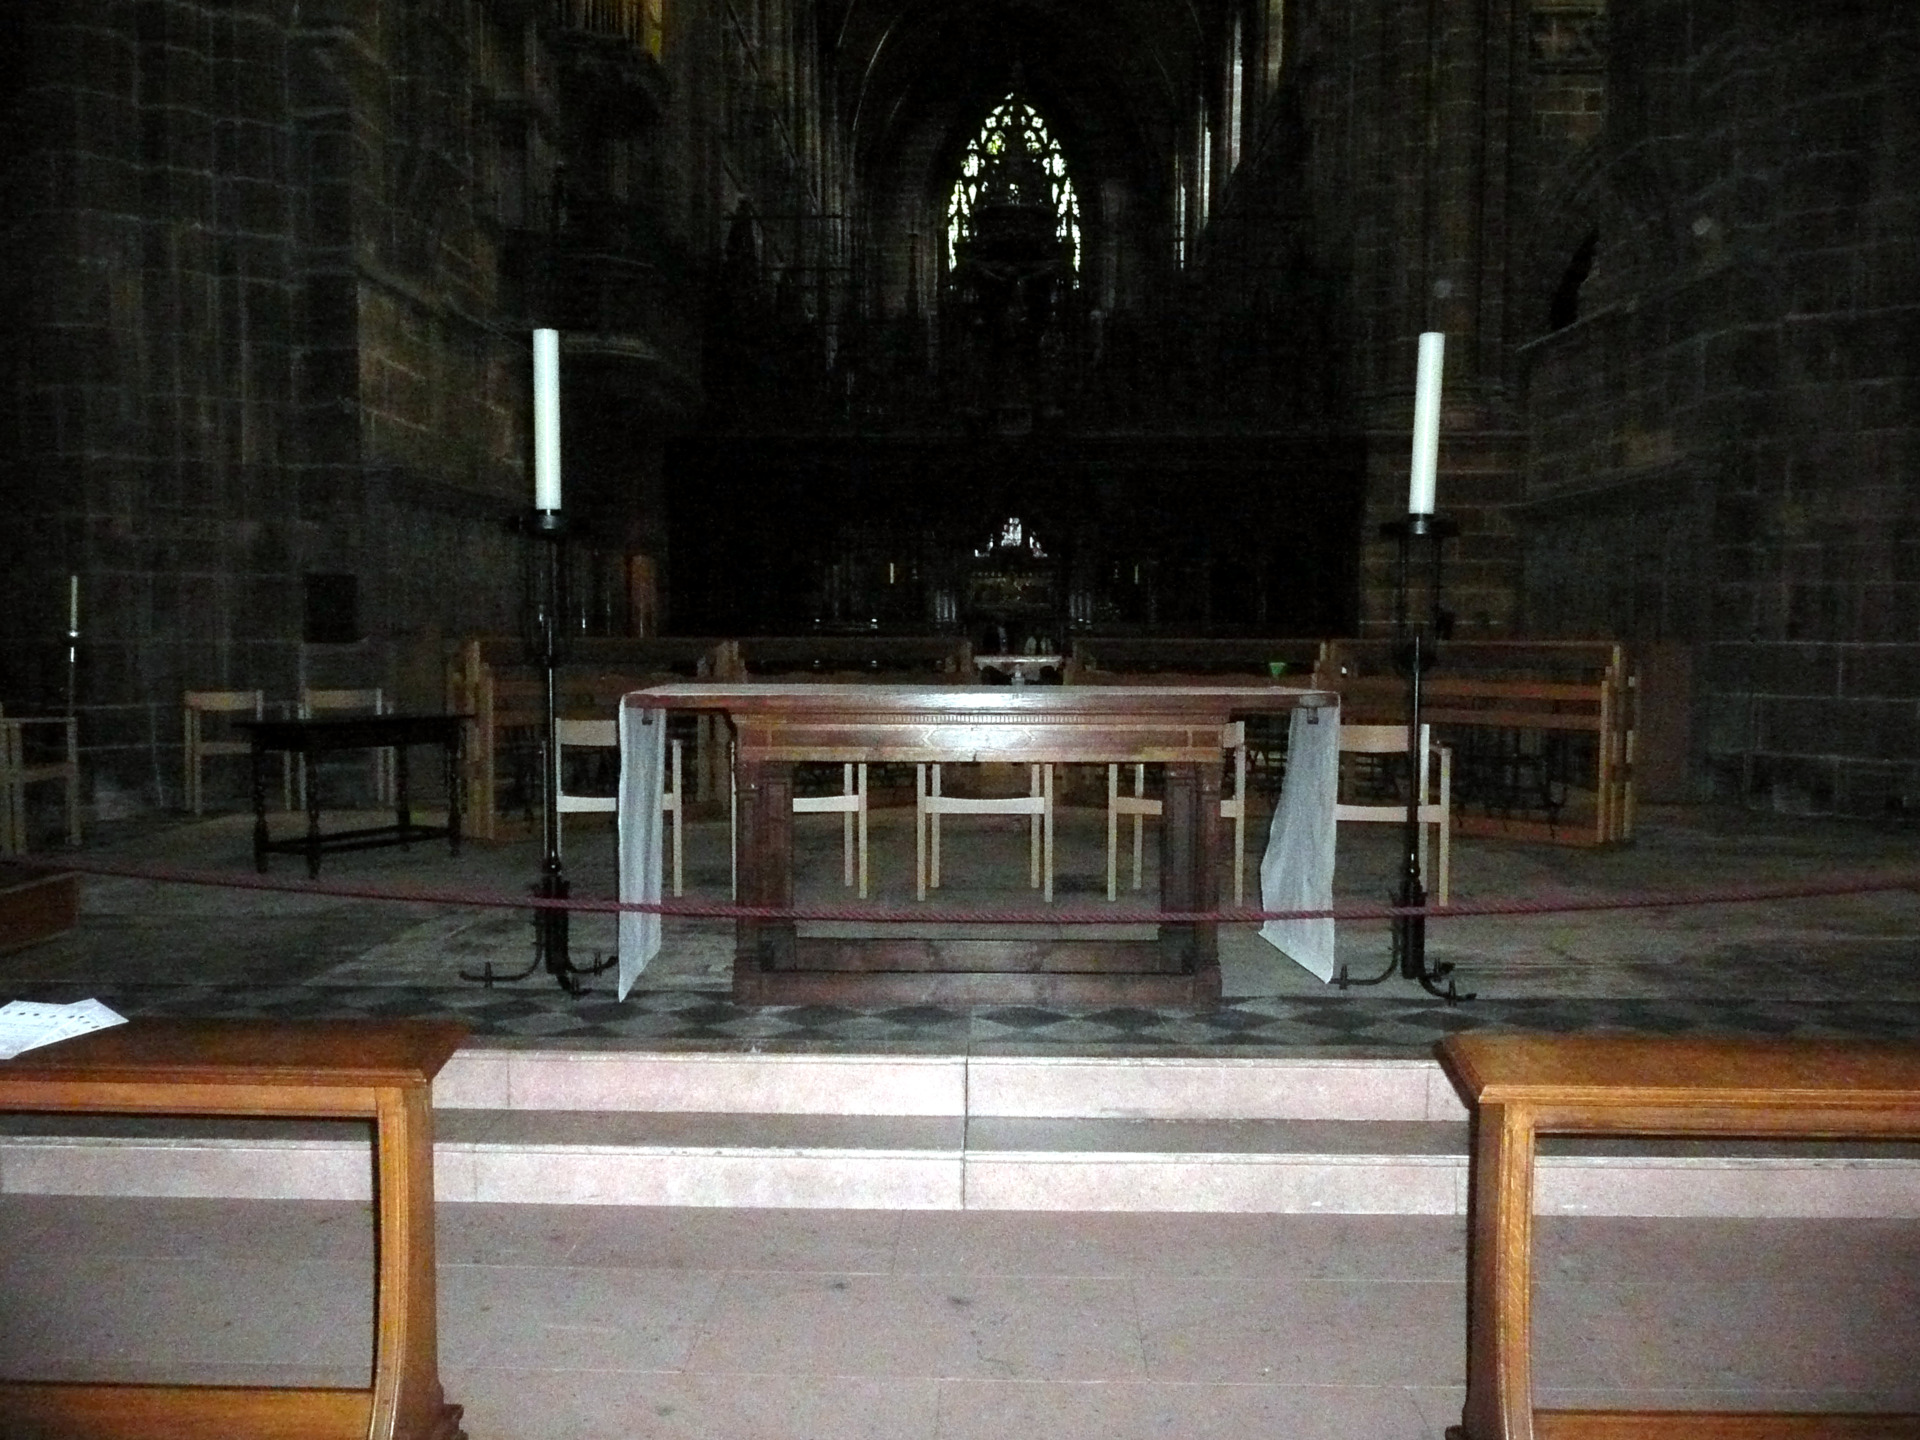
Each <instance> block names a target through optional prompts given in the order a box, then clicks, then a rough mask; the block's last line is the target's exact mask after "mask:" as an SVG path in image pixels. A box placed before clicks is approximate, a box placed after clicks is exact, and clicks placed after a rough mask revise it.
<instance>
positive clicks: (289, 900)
mask: <svg viewBox="0 0 1920 1440" xmlns="http://www.w3.org/2000/svg"><path fill="white" fill-rule="evenodd" d="M909 813H910V812H901V811H882V812H880V813H879V814H877V815H876V818H875V839H874V855H875V859H874V874H875V891H874V897H873V900H872V901H871V902H870V903H871V904H872V905H876V906H877V905H886V904H892V905H904V906H910V905H911V904H912V900H911V893H912V879H911V865H912V861H911V856H912V849H913V846H912V839H911V827H910V824H909ZM279 823H280V824H281V825H282V826H285V825H288V824H292V823H294V822H292V821H291V819H290V818H286V817H283V818H282V820H281V821H280V822H279ZM949 828H950V830H951V831H952V833H951V834H950V835H949V837H948V843H949V846H950V847H951V854H950V858H949V863H948V867H947V869H948V889H947V891H946V901H947V903H949V904H953V905H965V904H995V905H1007V904H1019V905H1022V906H1032V905H1033V903H1034V902H1033V897H1032V896H1031V894H1030V892H1028V891H1026V890H1025V889H1024V888H1021V889H1018V890H1013V891H1007V890H996V889H994V888H992V885H993V883H994V882H993V880H992V878H991V877H993V876H995V875H1010V874H1020V873H1024V868H1025V863H1024V846H1025V841H1024V837H1023V834H1022V832H1021V830H1020V827H1019V822H1018V821H1012V820H1001V821H991V822H990V821H984V820H983V821H980V822H977V823H975V824H973V825H970V826H963V825H960V824H957V823H956V824H955V825H953V826H950V827H949ZM1387 828H1388V827H1381V826H1359V827H1351V828H1350V829H1349V830H1347V831H1343V833H1342V835H1341V840H1340V847H1341V848H1340V869H1339V872H1338V875H1337V877H1336V899H1337V900H1338V901H1340V902H1342V903H1364V904H1373V903H1379V902H1381V901H1383V900H1384V899H1385V898H1386V897H1387V894H1388V891H1389V890H1390V888H1391V879H1392V875H1393V870H1394V864H1395V852H1394V845H1395V842H1394V838H1393V836H1392V835H1390V834H1388V833H1387ZM796 829H797V831H798V833H799V837H800V839H799V857H798V859H799V867H800V882H801V884H800V888H801V895H802V898H803V899H805V900H808V901H811V902H815V903H838V902H842V901H844V900H846V897H847V892H846V891H844V890H843V889H842V888H841V886H840V885H839V883H838V872H839V858H840V856H839V830H838V826H837V822H836V821H835V819H834V817H830V816H828V817H818V823H816V824H809V823H804V822H803V823H801V824H800V825H798V826H797V827H796ZM1254 831H1255V833H1256V834H1257V833H1258V832H1259V826H1258V825H1257V824H1256V825H1255V827H1254ZM1060 833H1061V845H1060V855H1061V859H1060V863H1059V867H1058V869H1059V884H1058V889H1059V894H1060V900H1059V904H1060V905H1061V906H1062V907H1067V906H1072V907H1077V908H1081V909H1085V908H1089V907H1104V906H1105V905H1106V902H1105V900H1104V899H1103V898H1101V895H1102V892H1103V888H1104V854H1103V849H1102V847H1103V843H1104V841H1103V822H1102V817H1101V814H1100V812H1099V811H1097V810H1093V809H1079V810H1068V811H1065V812H1063V814H1062V820H1061V829H1060ZM248 836H249V821H248V820H247V818H246V817H243V816H238V815H229V816H223V817H218V818H214V819H209V820H205V821H200V822H177V823H172V824H169V825H165V826H159V827H147V828H145V829H143V830H140V831H138V832H134V831H123V832H121V833H118V834H109V835H107V836H105V837H104V838H100V839H97V840H96V842H95V843H94V844H93V845H92V846H90V848H89V850H88V851H87V852H86V854H85V855H84V856H83V857H82V858H83V859H104V860H109V861H116V862H124V863H132V864H144V865H156V864H158V865H167V866H174V867H187V868H191V869H193V870H196V871H198V872H201V873H204V874H212V875H214V876H232V877H234V878H237V879H241V880H245V879H248V878H250V877H251V875H252V866H251V863H250V855H249V852H248V844H249V840H248ZM610 841H611V836H610V833H609V832H608V831H607V830H605V829H604V828H602V829H598V830H595V829H592V828H588V827H586V826H577V827H575V829H574V830H573V831H570V832H569V839H568V850H567V866H568V873H569V875H570V876H571V877H572V879H573V882H574V893H575V895H576V896H596V895H598V896H606V895H607V894H609V893H610V892H611V890H612V870H611V867H612V853H611V852H612V847H611V843H610ZM1149 848H1150V849H1151V847H1149ZM688 850H689V855H688V899H689V900H690V901H700V900H705V901H707V902H709V903H711V902H714V901H722V900H724V899H725V898H726V895H727V850H726V829H725V826H724V824H722V823H720V822H718V821H706V822H700V823H696V824H695V825H693V826H692V827H691V828H690V837H689V844H688ZM1889 871H1892V872H1895V873H1899V874H1904V875H1907V876H1912V877H1915V883H1916V886H1920V830H1916V829H1915V828H1913V827H1911V826H1895V825H1874V824H1866V823H1843V822H1833V821H1813V820H1806V819H1796V818H1792V817H1779V816H1766V815H1754V814H1750V813H1745V812H1728V811H1713V810H1705V809H1701V810H1692V809H1669V810H1658V811H1643V813H1642V816H1641V820H1640V825H1639V835H1638V839H1637V842H1636V843H1635V844H1634V845H1632V846H1631V847H1628V848H1625V849H1620V850H1614V851H1605V852H1599V851H1593V850H1580V849H1572V848H1560V847H1552V846H1541V845H1520V844H1514V843H1510V842H1498V841H1488V840H1475V839H1471V838H1466V837H1461V838H1458V839H1456V841H1455V854H1454V867H1453V873H1454V896H1455V899H1456V901H1476V900H1478V901H1488V900H1522V901H1541V900H1551V899H1552V898H1554V897H1570V898H1572V899H1575V900H1581V901H1591V900H1618V899H1630V898H1633V897H1636V896H1642V895H1646V894H1649V893H1657V894H1661V895H1668V894H1673V893H1675V892H1686V891H1694V890H1708V889H1716V890H1717V889H1725V888H1727V887H1735V886H1742V885H1765V884H1777V883H1781V882H1794V883H1805V882H1816V881H1819V880H1821V879H1824V878H1838V877H1845V876H1851V875H1857V874H1860V873H1862V872H1874V873H1886V872H1889ZM538 872H539V856H538V853H537V847H536V846H535V844H534V843H533V842H531V841H524V840H523V841H519V842H516V843H512V844H498V845H487V844H471V845H469V846H468V847H467V848H466V850H465V851H464V852H463V853H462V854H461V855H460V856H458V857H453V856H450V855H448V854H447V852H446V849H445V847H444V846H443V845H439V844H427V845H421V846H416V847H414V848H413V849H411V850H408V851H399V850H384V851H370V852H362V853H357V854H343V855H338V856H332V857H329V858H328V860H327V862H326V867H325V872H324V874H323V877H322V881H323V883H324V884H328V885H338V886H341V887H344V888H347V889H352V888H354V887H380V886H385V887H393V886H415V887H421V888H430V889H443V890H461V891H469V892H484V893H488V894H493V895H497V896H504V897H517V896H519V895H523V894H525V893H526V891H527V888H528V886H529V884H530V883H531V882H532V881H533V880H534V879H535V878H536V877H537V875H538ZM275 878H276V879H287V880H292V881H296V882H297V881H298V878H299V866H298V864H297V862H295V861H292V860H290V859H277V860H276V861H275ZM1154 883H1155V882H1154V880H1153V878H1152V877H1151V875H1149V877H1148V881H1147V885H1148V890H1147V892H1146V893H1148V894H1151V893H1152V890H1153V885H1154ZM1141 903H1142V902H1141V901H1139V900H1138V899H1135V898H1131V897H1128V898H1124V899H1123V900H1122V902H1121V903H1120V904H1119V905H1118V906H1117V907H1116V908H1115V912H1114V913H1115V914H1116V915H1118V916H1120V917H1122V918H1124V916H1125V915H1126V913H1128V911H1129V910H1137V909H1138V908H1139V906H1140V904H1141ZM83 905H84V914H83V919H82V923H81V925H80V927H79V929H78V930H76V931H75V932H74V933H73V934H71V935H69V936H67V937H64V938H62V939H60V940H57V941H54V942H51V943H47V944H42V945H38V946H35V947H33V948H31V949H28V950H24V951H20V952H18V953H15V954H12V955H0V999H10V998H15V997H27V998H36V999H46V1000H66V999H75V998H80V997H82V996H87V995H97V996H100V997H101V998H103V999H105V1000H106V1001H107V1002H108V1003H109V1004H111V1005H114V1006H116V1007H117V1008H119V1009H121V1010H123V1011H126V1012H128V1013H140V1014H213V1015H247V1014H279V1015H354V1014H420V1013H452V1014H457V1015H459V1016H461V1017H463V1018H464V1019H465V1020H467V1022H468V1023H469V1024H470V1025H472V1027H473V1028H474V1030H475V1031H476V1032H477V1033H478V1034H480V1035H483V1036H487V1037H490V1038H494V1039H498V1040H505V1041H512V1040H516V1039H517V1040H522V1041H526V1042H528V1043H540V1044H583V1045H609V1044H611V1045H623V1044H629V1045H630V1044H641V1045H649V1046H660V1045H672V1046H696V1047H712V1046H720V1047H730V1046H740V1045H752V1046H761V1047H766V1046H786V1047H792V1048H838V1047H848V1048H858V1049H873V1048H904V1049H917V1050H928V1051H938V1052H942V1053H957V1052H961V1051H966V1052H970V1053H982V1054H986V1053H994V1052H997V1051H999V1052H1004V1051H1009V1050H1011V1051H1018V1052H1036V1051H1039V1052H1048V1051H1061V1050H1070V1051H1085V1052H1093V1053H1098V1052H1102V1051H1120V1052H1125V1053H1134V1052H1153V1053H1164V1052H1168V1051H1179V1050H1186V1049H1194V1048H1199V1049H1208V1050H1212V1049H1219V1048H1227V1049H1230V1050H1233V1051H1235V1052H1237V1053H1266V1052H1272V1051H1276V1050H1278V1051H1286V1050H1297V1049H1301V1048H1312V1049H1320V1050H1334V1051H1346V1052H1353V1051H1363V1052H1369V1053H1409V1052H1419V1053H1422V1054H1424V1053H1427V1052H1428V1051H1429V1050H1430V1048H1431V1046H1432V1044H1433V1042H1434V1041H1435V1040H1437V1039H1438V1038H1440V1037H1441V1036H1442V1035H1445V1034H1447V1033H1449V1032H1450V1031H1453V1030H1456V1029H1462V1028H1467V1027H1472V1026H1481V1025H1519V1026H1528V1027H1534V1028H1542V1029H1554V1030H1561V1029H1576V1028H1589V1027H1592V1026H1596V1025H1606V1026H1618V1027H1624V1028H1630V1029H1646V1030H1663V1031H1667V1030H1690V1029H1702V1028H1713V1029H1723V1030H1734V1031H1743V1032H1749V1033H1764V1034H1775V1033H1780V1034H1785V1033H1808V1034H1841V1035H1861V1036H1871V1037H1876V1038H1903V1037H1913V1036H1920V890H1913V889H1910V890H1891V891H1881V892H1878V893H1872V894H1860V895H1839V896H1831V897H1825V898H1814V899H1799V900H1771V901H1764V902H1760V903H1750V904H1714V905H1706V906H1699V907H1687V906H1673V907H1657V908H1644V909H1620V910H1599V911H1570V912H1562V913H1541V914H1530V915H1519V916H1479V917H1453V918H1444V919H1436V920H1434V921H1433V922H1432V923H1431V925H1430V931H1429V947H1430V951H1431V953H1432V954H1433V955H1434V956H1435V957H1436V958H1440V959H1445V960H1449V961H1452V962H1453V963H1455V964H1456V965H1457V966H1458V976H1459V980H1460V984H1461V988H1462V989H1463V990H1466V991H1470V992H1473V993H1474V994H1476V995H1477V997H1478V998H1477V999H1475V1000H1474V1001H1473V1002H1472V1003H1471V1004H1463V1005H1460V1006H1457V1007H1453V1008H1449V1007H1447V1006H1445V1005H1444V1004H1441V1003H1438V1002H1436V1001H1434V1000H1432V999H1431V998H1429V997H1428V996H1426V995H1425V994H1424V993H1423V992H1421V991H1420V990H1419V989H1418V987H1416V986H1414V985H1411V984H1409V983H1407V982H1404V981H1401V980H1399V979H1398V978H1397V977H1396V978H1394V979H1391V980H1389V981H1388V982H1387V983H1386V984H1383V985H1380V986H1378V987H1376V988H1368V989H1350V990H1341V989H1338V988H1335V987H1329V986H1325V985H1322V984H1321V983H1320V982H1319V981H1318V980H1316V979H1314V978H1313V977H1312V976H1310V975H1308V974H1307V973H1306V972H1305V971H1303V970H1301V969H1299V968H1298V967H1297V966H1295V965H1293V964H1292V963H1291V962H1290V961H1288V960H1286V959H1285V958H1284V957H1282V956H1280V955H1279V954H1278V953H1277V952H1275V951H1274V950H1272V949H1271V948H1270V947H1268V946H1267V945H1266V944H1265V943H1264V942H1262V941H1261V940H1260V939H1259V938H1258V937H1257V936H1256V935H1255V934H1254V933H1253V932H1252V930H1251V929H1250V928H1249V927H1244V926H1242V927H1225V928H1224V929H1223V932H1222V940H1221V951H1222V965H1223V969H1224V971H1225V974H1226V982H1227V993H1228V997H1229V998H1228V1002H1227V1003H1226V1004H1225V1005H1223V1006H1221V1007H1220V1008H1218V1009H1217V1010H1214V1011H1211V1012H1205V1013H1198V1014H1196V1013H1193V1012H1190V1011H1151V1010H1130V1009H1104V1010H1096V1011H1077V1012H1075V1011H1061V1010H1055V1009H1048V1008H1043V1007H1037V1006H987V1007H982V1008H979V1009H974V1010H966V1009H952V1008H942V1007H937V1006H887V1007H879V1008H875V1009H870V1010H860V1009H849V1008H844V1007H831V1006H814V1007H792V1006H783V1007H762V1008H743V1007H741V1006H737V1005H735V1004H734V1003H733V1002H732V1000H731V998H730V996H729V995H728V993H727V975H728V966H729V959H730V953H731V935H730V931H729V927H728V925H727V923H726V922H723V921H715V920H700V919H690V918H686V919H675V920H670V921H669V924H668V938H667V946H666V949H665V951H664V953H663V954H662V955H661V956H660V957H659V959H658V960H656V961H655V962H654V964H653V966H652V967H651V968H650V969H649V971H648V972H647V974H646V975H644V976H643V977H642V980H641V984H640V986H639V988H638V989H637V990H636V991H635V992H634V994H633V995H631V996H630V997H629V998H628V999H627V1000H626V1001H625V1002H616V1001H615V1000H614V998H613V996H612V993H611V989H610V986H609V985H608V984H606V983H605V982H601V983H597V984H595V985H594V986H593V988H592V989H591V991H590V993H588V994H586V995H584V996H581V997H578V998H576V997H572V996H568V995H566V994H565V993H563V992H562V991H560V990H559V988H558V987H557V986H555V985H554V984H553V983H552V982H551V981H550V980H549V979H548V978H547V977H545V976H544V975H540V974H536V975H534V976H533V977H531V978H529V979H527V980H526V981H524V982H521V983H518V984H514V985H504V986H496V987H494V988H491V989H489V988H485V987H482V986H480V985H477V984H473V983H470V982H468V981H466V980H463V979H462V978H461V976H462V973H463V972H465V973H473V972H475V971H477V970H479V969H481V968H483V967H484V966H486V965H487V964H492V965H493V966H494V967H495V969H496V970H497V971H509V970H512V969H515V968H519V967H520V966H521V965H523V964H524V963H525V961H526V959H527V958H528V957H529V955H530V953H531V951H530V933H531V932H530V927H529V924H528V919H527V916H526V914H525V912H519V911H514V910H511V909H488V908H475V907H462V906H454V905H430V904H423V903H418V902H395V901H391V900H377V899H368V898H361V897H357V896H354V895H350V894H348V895H326V894H282V893H265V892H259V891H250V890H239V889H222V888H217V887H203V886H192V885H181V884H168V883H159V882H153V881H147V880H136V879H126V878H113V877H104V876H90V877H88V878H87V879H86V880H85V881H84V884H83ZM853 908H855V909H856V910H857V909H859V908H860V906H859V904H858V902H853ZM574 935H575V940H574V948H575V953H576V954H585V955H593V954H596V953H603V952H605V951H607V950H610V949H611V948H612V922H611V919H610V917H608V916H604V915H582V916H578V917H576V919H575V922H574ZM1339 958H1340V959H1341V961H1342V962H1344V963H1346V964H1348V965H1349V966H1350V967H1351V970H1352V973H1353V974H1355V975H1369V974H1374V973H1377V972H1379V971H1380V970H1381V969H1382V967H1383V966H1384V965H1385V964H1386V962H1387V953H1386V930H1385V926H1384V925H1383V924H1382V923H1380V922H1377V921H1362V922H1354V923H1350V924H1344V925H1342V926H1341V928H1340V939H1339Z"/></svg>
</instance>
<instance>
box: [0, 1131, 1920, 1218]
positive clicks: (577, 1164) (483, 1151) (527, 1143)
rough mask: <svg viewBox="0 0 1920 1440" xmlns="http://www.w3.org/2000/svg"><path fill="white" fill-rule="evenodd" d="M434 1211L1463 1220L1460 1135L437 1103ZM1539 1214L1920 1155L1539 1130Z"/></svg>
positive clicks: (1839, 1194)
mask: <svg viewBox="0 0 1920 1440" xmlns="http://www.w3.org/2000/svg"><path fill="white" fill-rule="evenodd" d="M437 1121H438V1135H437V1143H436V1147H435V1165H436V1185H437V1192H438V1194H439V1197H440V1198H441V1199H442V1200H445V1201H449V1202H460V1201H491V1202H497V1203H522V1204H525V1203H545V1204H555V1203H561V1204H599V1205H681V1206H738V1207H777V1208H837V1209H872V1208H891V1209H946V1210H954V1209H968V1208H971V1209H1003V1210H1006V1209H1010V1210H1108V1211H1114V1210H1120V1211H1155V1210H1181V1211H1213V1212H1230V1211H1237V1212H1262V1211H1264V1212H1276V1213H1309V1212H1318V1213H1344V1214H1441V1215H1444V1214H1460V1213H1462V1212H1463V1211H1464V1208H1465V1201H1466V1174H1467V1162H1466V1144H1467V1131H1466V1126H1465V1125H1464V1124H1463V1123H1461V1122H1459V1121H1434V1120H1371V1119H1363V1120H1218V1119H1214V1120H1155V1119H1137V1118H1111V1117H1094V1118H1090V1117H1075V1118H1067V1119H1059V1118H1034V1117H1017V1116H1016V1117H1008V1116H990V1115H974V1116H970V1117H969V1116H942V1115H820V1114H797V1115H795V1114H750V1113H742V1112H734V1113H723V1114H711V1113H701V1112H695V1111H668V1112H654V1113H647V1112H638V1111H624V1112H621V1111H605V1110H598V1111H579V1110H571V1111H548V1112H542V1111H533V1110H524V1109H518V1110H513V1109H509V1110H486V1109H480V1108H477V1107H467V1108H464V1109H447V1110H444V1111H442V1112H440V1113H439V1115H438V1116H437ZM0 1191H6V1192H13V1193H39V1194H47V1193H53V1194H91V1195H148V1196H152V1195H166V1196H232V1197H252V1198H288V1199H293V1198H299V1199H346V1200H351V1199H356V1198H358V1199H364V1198H366V1197H367V1195H368V1194H369V1192H370V1160H369V1156H368V1151H367V1146H366V1130H365V1127H364V1126H356V1125H353V1124H349V1123H346V1122H339V1123H331V1122H312V1121H306V1122H268V1121H236V1120H218V1121H160V1120H153V1119H146V1118H129V1119H121V1118H102V1119H98V1120H93V1119H80V1118H75V1117H49V1116H16V1117H12V1120H11V1123H10V1124H9V1125H8V1126H7V1127H6V1132H5V1134H4V1135H0ZM1538 1208H1539V1209H1540V1211H1541V1212H1542V1213H1545V1214H1577V1215H1669V1216H1684V1215H1718V1216H1750V1217H1776V1216H1818V1217H1832V1218H1837V1217H1891V1216H1899V1217H1914V1216H1920V1147H1916V1146H1912V1145H1901V1146H1891V1145H1889V1146H1880V1147H1865V1148H1859V1149H1849V1148H1844V1147H1840V1146H1837V1145H1830V1144H1807V1145H1801V1144H1791V1143H1789V1144H1739V1143H1733V1142H1704V1141H1632V1142H1627V1141H1619V1142H1592V1143H1582V1142H1576V1141H1567V1140H1562V1141H1549V1142H1547V1144H1546V1145H1545V1146H1544V1147H1543V1154H1542V1157H1541V1160H1540V1164H1539V1172H1538Z"/></svg>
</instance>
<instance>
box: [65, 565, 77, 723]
mask: <svg viewBox="0 0 1920 1440" xmlns="http://www.w3.org/2000/svg"><path fill="white" fill-rule="evenodd" d="M79 671H80V577H79V576H78V575H69V576H67V714H69V715H71V714H73V702H74V693H75V691H76V689H77V688H78V686H77V683H76V682H77V681H78V679H79Z"/></svg>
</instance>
